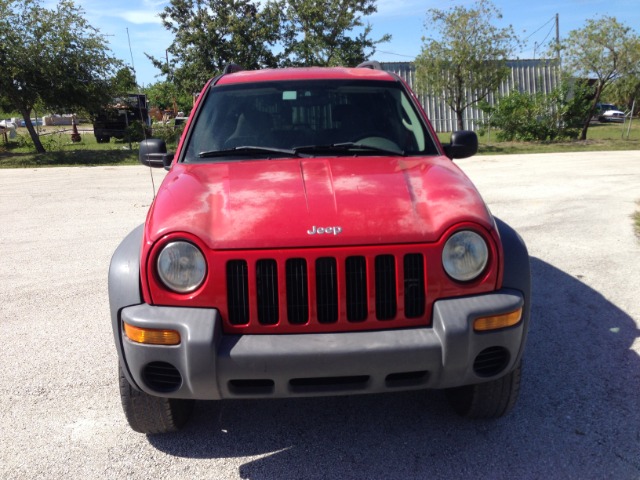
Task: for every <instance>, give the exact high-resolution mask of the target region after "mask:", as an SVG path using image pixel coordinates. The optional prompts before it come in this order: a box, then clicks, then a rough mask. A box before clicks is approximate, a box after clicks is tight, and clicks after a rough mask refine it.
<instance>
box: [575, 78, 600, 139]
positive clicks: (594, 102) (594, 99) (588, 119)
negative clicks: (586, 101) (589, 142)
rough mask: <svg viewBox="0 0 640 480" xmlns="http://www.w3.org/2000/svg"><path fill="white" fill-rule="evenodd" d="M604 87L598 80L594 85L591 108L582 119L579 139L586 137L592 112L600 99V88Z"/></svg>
mask: <svg viewBox="0 0 640 480" xmlns="http://www.w3.org/2000/svg"><path fill="white" fill-rule="evenodd" d="M603 89H604V85H601V84H600V82H598V86H597V87H596V93H595V96H594V98H593V103H592V104H591V108H590V109H589V115H587V118H586V119H585V121H584V125H583V126H582V132H580V140H586V139H587V130H588V129H589V124H590V123H591V119H592V118H593V114H594V112H595V111H596V105H597V104H598V102H599V101H600V95H601V94H602V90H603Z"/></svg>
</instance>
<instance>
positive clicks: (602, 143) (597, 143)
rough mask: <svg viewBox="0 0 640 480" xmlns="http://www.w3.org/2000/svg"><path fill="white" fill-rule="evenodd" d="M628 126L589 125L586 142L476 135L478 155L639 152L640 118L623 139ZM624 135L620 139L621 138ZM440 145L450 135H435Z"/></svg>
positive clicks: (610, 124) (635, 120)
mask: <svg viewBox="0 0 640 480" xmlns="http://www.w3.org/2000/svg"><path fill="white" fill-rule="evenodd" d="M627 127H628V124H625V125H621V124H614V123H593V124H592V125H591V126H590V127H589V130H588V131H587V140H585V141H580V140H569V141H561V142H499V141H497V140H496V132H495V131H491V133H490V134H486V133H485V134H484V135H479V136H478V140H479V142H480V145H479V149H478V154H479V155H483V154H484V155H499V154H527V153H562V152H596V151H610V150H640V119H634V120H633V123H632V125H631V131H630V132H629V138H628V139H627V136H626V133H627ZM623 133H624V138H623ZM438 137H439V138H440V141H441V142H449V141H450V137H451V133H439V134H438Z"/></svg>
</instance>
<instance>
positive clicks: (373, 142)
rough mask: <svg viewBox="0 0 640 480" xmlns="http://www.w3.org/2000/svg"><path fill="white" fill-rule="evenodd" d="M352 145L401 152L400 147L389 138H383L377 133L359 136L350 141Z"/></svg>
mask: <svg viewBox="0 0 640 480" xmlns="http://www.w3.org/2000/svg"><path fill="white" fill-rule="evenodd" d="M352 142H353V143H355V144H357V145H365V146H369V147H376V148H384V149H387V150H398V151H400V150H402V149H401V148H400V146H399V145H398V144H397V143H396V142H394V141H393V140H391V139H390V138H389V137H385V136H384V135H381V134H379V133H375V132H370V133H366V134H364V135H359V136H358V137H357V138H355V139H354V140H352Z"/></svg>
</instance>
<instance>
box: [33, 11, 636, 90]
mask: <svg viewBox="0 0 640 480" xmlns="http://www.w3.org/2000/svg"><path fill="white" fill-rule="evenodd" d="M56 3H57V2H56V1H55V0H48V1H46V2H45V6H48V7H49V8H51V6H52V5H55V4H56ZM75 3H76V5H79V6H80V7H81V8H82V9H83V10H84V12H85V18H86V19H87V20H88V21H89V23H90V24H91V25H92V26H93V27H95V28H97V29H98V30H99V31H100V33H102V34H103V35H105V37H106V39H107V40H108V42H109V47H110V49H111V51H112V54H113V55H114V56H115V57H116V58H119V59H120V60H122V61H124V62H125V63H126V64H127V65H129V66H133V67H134V70H135V72H136V77H137V81H138V84H139V85H142V86H147V85H149V84H152V83H155V82H158V81H163V80H164V77H163V76H158V75H159V71H158V70H157V69H156V68H155V67H154V66H153V64H152V63H151V61H150V60H149V59H148V58H147V57H146V56H145V53H146V54H149V55H151V56H153V57H156V58H159V59H163V60H164V59H165V55H166V53H165V52H166V49H167V48H168V47H169V45H170V44H171V41H172V39H173V38H172V35H171V33H170V32H168V31H167V30H166V29H165V28H164V27H163V26H162V23H161V21H160V18H159V16H158V14H159V13H160V12H161V11H162V10H163V8H164V7H165V6H166V5H168V4H169V2H167V1H161V0H109V1H108V2H106V1H104V0H76V2H75ZM473 3H474V2H473V1H472V0H378V2H377V6H378V12H377V13H376V14H374V15H372V16H370V17H368V18H367V19H366V20H367V21H368V22H369V23H370V24H371V26H372V28H373V30H372V34H371V37H372V38H373V39H378V38H380V37H382V36H383V35H384V34H387V33H388V34H390V35H391V37H392V39H391V41H390V42H388V43H384V44H380V45H378V47H377V51H376V53H375V54H374V55H373V57H372V59H374V60H378V61H381V62H409V61H412V60H413V59H414V58H415V57H416V56H417V55H418V54H419V53H420V50H421V45H422V38H423V37H425V36H431V35H433V31H429V30H427V27H426V26H425V21H426V19H427V11H428V10H429V9H432V8H436V9H440V10H448V9H450V8H453V7H456V6H458V5H462V6H466V7H470V6H471V5H473ZM493 3H494V5H495V6H496V7H497V8H498V9H499V10H500V11H501V12H502V19H497V20H495V22H494V23H495V25H496V26H498V27H506V26H508V25H511V26H512V27H513V29H514V32H515V33H516V35H517V36H518V37H519V38H520V39H521V40H525V42H524V46H523V47H522V49H521V51H519V52H518V53H517V55H516V58H521V59H531V58H539V57H540V56H541V53H542V51H544V50H546V47H545V48H544V49H543V48H541V47H540V45H546V44H548V43H549V41H551V40H554V39H555V17H556V14H558V16H559V26H560V38H561V39H562V38H564V37H566V36H567V34H568V33H569V32H570V31H571V30H576V29H580V28H582V27H584V25H585V23H586V21H587V20H588V19H597V18H599V17H602V16H604V15H608V16H612V17H616V18H617V19H618V21H619V22H622V23H623V24H624V25H626V26H628V27H631V28H632V29H633V30H635V32H636V33H637V34H639V35H640V8H639V5H638V0H535V1H532V0H529V1H523V0H493Z"/></svg>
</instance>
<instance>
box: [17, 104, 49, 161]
mask: <svg viewBox="0 0 640 480" xmlns="http://www.w3.org/2000/svg"><path fill="white" fill-rule="evenodd" d="M20 113H21V114H22V118H24V126H25V127H27V131H28V132H29V135H30V136H31V140H32V141H33V145H34V146H35V147H36V152H38V153H45V152H46V150H45V149H44V147H43V146H42V142H41V141H40V136H39V135H38V132H36V129H35V128H34V127H33V123H31V109H28V110H27V109H22V110H21V111H20ZM36 123H38V119H37V118H36Z"/></svg>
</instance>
